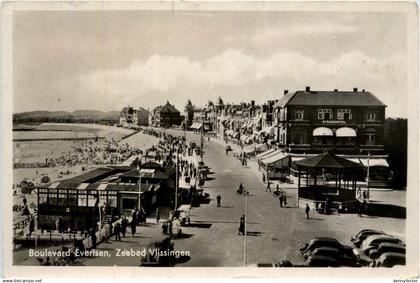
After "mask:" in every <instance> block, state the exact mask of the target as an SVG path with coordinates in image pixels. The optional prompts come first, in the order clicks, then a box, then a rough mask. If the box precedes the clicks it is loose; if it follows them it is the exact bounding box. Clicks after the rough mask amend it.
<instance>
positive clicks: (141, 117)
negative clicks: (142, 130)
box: [137, 107, 149, 127]
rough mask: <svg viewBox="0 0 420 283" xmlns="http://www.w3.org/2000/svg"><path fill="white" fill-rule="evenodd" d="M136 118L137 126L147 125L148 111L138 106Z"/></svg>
mask: <svg viewBox="0 0 420 283" xmlns="http://www.w3.org/2000/svg"><path fill="white" fill-rule="evenodd" d="M137 117H138V118H137V119H138V125H139V126H146V127H147V126H149V111H148V110H146V109H144V108H143V107H140V108H139V110H138V112H137Z"/></svg>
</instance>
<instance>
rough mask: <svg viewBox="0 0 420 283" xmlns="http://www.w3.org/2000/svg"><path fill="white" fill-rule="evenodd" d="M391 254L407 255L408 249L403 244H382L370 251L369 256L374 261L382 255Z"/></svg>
mask: <svg viewBox="0 0 420 283" xmlns="http://www.w3.org/2000/svg"><path fill="white" fill-rule="evenodd" d="M389 252H392V253H400V254H405V252H406V247H405V245H402V244H394V243H380V244H379V246H377V247H375V248H372V249H370V250H369V252H367V255H368V256H369V257H370V258H372V259H377V258H379V257H380V256H381V255H382V254H384V253H389Z"/></svg>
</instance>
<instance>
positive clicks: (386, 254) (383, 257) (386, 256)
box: [379, 252, 405, 261]
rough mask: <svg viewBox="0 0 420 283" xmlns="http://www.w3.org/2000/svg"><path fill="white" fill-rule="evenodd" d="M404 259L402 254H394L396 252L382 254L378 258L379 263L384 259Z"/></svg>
mask: <svg viewBox="0 0 420 283" xmlns="http://www.w3.org/2000/svg"><path fill="white" fill-rule="evenodd" d="M391 257H393V258H405V255H404V254H401V253H396V252H387V253H383V254H382V255H381V256H380V257H379V261H383V260H385V258H391Z"/></svg>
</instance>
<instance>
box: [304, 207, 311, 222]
mask: <svg viewBox="0 0 420 283" xmlns="http://www.w3.org/2000/svg"><path fill="white" fill-rule="evenodd" d="M310 210H311V209H310V208H309V205H308V204H306V207H305V213H306V219H309V211H310Z"/></svg>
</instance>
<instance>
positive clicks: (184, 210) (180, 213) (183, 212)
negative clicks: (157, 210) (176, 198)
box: [170, 204, 191, 226]
mask: <svg viewBox="0 0 420 283" xmlns="http://www.w3.org/2000/svg"><path fill="white" fill-rule="evenodd" d="M190 211H191V205H189V204H183V205H181V206H179V207H178V209H177V210H175V211H174V212H173V214H172V216H171V217H170V218H171V219H174V218H177V219H179V221H180V222H181V225H182V226H185V225H187V224H190V222H191V219H190Z"/></svg>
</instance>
